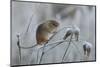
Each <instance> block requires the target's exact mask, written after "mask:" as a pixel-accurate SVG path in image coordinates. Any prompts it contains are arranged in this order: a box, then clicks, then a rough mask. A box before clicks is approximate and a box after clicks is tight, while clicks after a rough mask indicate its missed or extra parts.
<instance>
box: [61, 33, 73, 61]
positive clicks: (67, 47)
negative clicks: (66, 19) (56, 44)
mask: <svg viewBox="0 0 100 67" xmlns="http://www.w3.org/2000/svg"><path fill="white" fill-rule="evenodd" d="M72 37H73V34H71V37H70V41H69V43H68V46H67V48H66V50H65V53H64V55H63V58H62V62H63V60H64V58H65V56H66V53H67V51H68V48H69V46H70V44H71V41H72Z"/></svg>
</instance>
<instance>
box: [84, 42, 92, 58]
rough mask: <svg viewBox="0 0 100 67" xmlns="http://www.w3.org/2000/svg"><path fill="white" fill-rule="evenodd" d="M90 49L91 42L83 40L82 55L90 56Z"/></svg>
mask: <svg viewBox="0 0 100 67" xmlns="http://www.w3.org/2000/svg"><path fill="white" fill-rule="evenodd" d="M91 49H92V44H91V43H89V42H86V41H85V42H84V43H83V50H84V55H87V56H90V52H91Z"/></svg>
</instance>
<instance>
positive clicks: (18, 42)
mask: <svg viewBox="0 0 100 67" xmlns="http://www.w3.org/2000/svg"><path fill="white" fill-rule="evenodd" d="M17 38H18V41H17V46H18V50H19V62H20V64H21V48H20V39H19V36H18V37H17Z"/></svg>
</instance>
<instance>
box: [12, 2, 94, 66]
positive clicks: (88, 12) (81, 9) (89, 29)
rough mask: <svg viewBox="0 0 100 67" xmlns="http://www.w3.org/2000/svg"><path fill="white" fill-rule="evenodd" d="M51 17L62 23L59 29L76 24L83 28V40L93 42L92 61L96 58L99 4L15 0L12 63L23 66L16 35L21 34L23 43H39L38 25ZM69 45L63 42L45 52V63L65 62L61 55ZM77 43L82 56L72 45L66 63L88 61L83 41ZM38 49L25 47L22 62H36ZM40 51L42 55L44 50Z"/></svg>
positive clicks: (81, 29) (81, 31)
mask: <svg viewBox="0 0 100 67" xmlns="http://www.w3.org/2000/svg"><path fill="white" fill-rule="evenodd" d="M70 12H72V13H70ZM32 15H33V18H32V21H31V25H30V27H29V31H28V33H25V31H26V29H27V26H28V24H29V21H30V17H31V16H32ZM48 19H55V20H58V21H59V22H60V27H59V29H61V28H63V27H65V26H70V25H73V24H76V25H77V26H78V27H79V28H80V39H81V40H84V41H85V40H86V41H88V42H90V43H91V44H92V45H93V48H92V52H91V56H90V57H89V59H88V60H95V7H92V6H78V5H60V4H45V3H30V2H15V1H14V2H12V63H11V64H12V65H19V56H18V55H19V54H18V47H17V37H16V34H17V33H21V45H22V46H25V47H27V46H32V45H34V44H35V43H36V40H35V31H36V28H37V26H38V25H39V24H40V23H42V22H43V21H45V20H48ZM64 32H65V30H63V31H61V32H60V33H59V34H57V35H56V36H55V37H54V39H53V41H51V42H55V41H59V40H61V39H62V37H63V36H62V35H64ZM66 44H67V43H63V44H62V45H59V46H57V47H56V48H55V49H52V50H51V51H49V52H48V53H47V54H45V56H44V57H43V61H42V63H57V62H61V58H62V56H63V54H64V51H65V49H66V47H67V46H66ZM76 44H77V45H78V47H79V50H80V51H81V53H82V55H80V54H79V52H77V50H76V48H75V47H74V46H73V45H71V46H70V49H69V50H68V53H67V54H66V58H65V62H74V61H86V60H84V57H83V56H84V55H83V50H82V43H80V42H79V43H76ZM48 48H49V47H48ZM48 48H47V49H48ZM37 50H38V48H35V49H22V63H21V64H36V63H37V62H36V55H37ZM39 54H41V51H40V52H39Z"/></svg>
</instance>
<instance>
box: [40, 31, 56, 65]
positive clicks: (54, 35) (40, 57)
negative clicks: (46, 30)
mask: <svg viewBox="0 0 100 67" xmlns="http://www.w3.org/2000/svg"><path fill="white" fill-rule="evenodd" d="M56 34H57V32H56V33H55V34H54V35H53V36H52V37H50V39H49V40H48V41H47V42H46V43H45V44H44V46H43V49H42V54H41V57H40V61H39V64H40V63H41V61H42V58H43V55H44V49H45V47H46V44H47V43H48V42H49V41H50V40H51V39H52V38H53V37H54V36H55V35H56Z"/></svg>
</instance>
